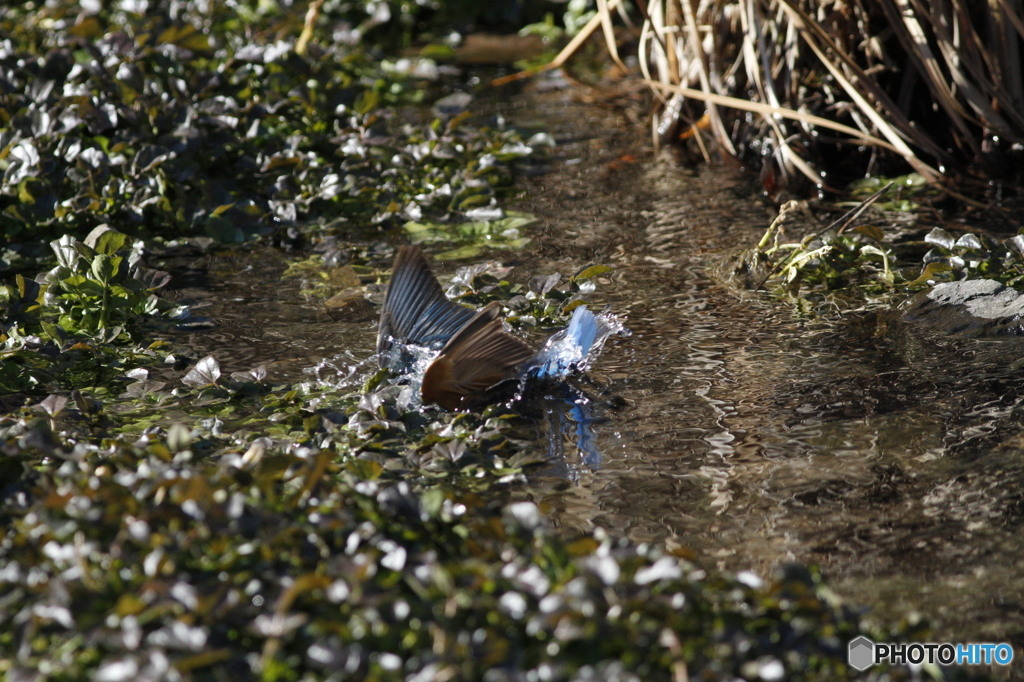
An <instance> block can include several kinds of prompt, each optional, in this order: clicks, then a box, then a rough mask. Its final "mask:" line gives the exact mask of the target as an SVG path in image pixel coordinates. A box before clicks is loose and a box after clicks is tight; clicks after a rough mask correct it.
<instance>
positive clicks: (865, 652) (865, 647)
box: [846, 636, 875, 670]
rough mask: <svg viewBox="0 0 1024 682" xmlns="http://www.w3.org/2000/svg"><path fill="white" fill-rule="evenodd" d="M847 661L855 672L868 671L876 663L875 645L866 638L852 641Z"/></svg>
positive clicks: (861, 637) (862, 637)
mask: <svg viewBox="0 0 1024 682" xmlns="http://www.w3.org/2000/svg"><path fill="white" fill-rule="evenodd" d="M846 660H847V661H848V662H849V664H850V667H851V668H854V669H855V670H867V669H868V668H870V667H871V665H872V664H873V663H874V662H875V643H874V642H872V641H871V640H870V639H868V638H867V637H864V636H860V637H858V638H857V639H855V640H853V641H851V642H850V648H849V649H848V650H847V653H846Z"/></svg>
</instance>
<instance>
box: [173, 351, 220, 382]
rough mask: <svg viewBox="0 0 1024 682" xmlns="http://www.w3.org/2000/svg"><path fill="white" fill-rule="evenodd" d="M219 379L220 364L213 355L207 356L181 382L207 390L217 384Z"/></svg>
mask: <svg viewBox="0 0 1024 682" xmlns="http://www.w3.org/2000/svg"><path fill="white" fill-rule="evenodd" d="M219 378H220V363H218V362H217V359H216V358H215V357H213V356H212V355H207V356H206V357H205V358H203V359H202V360H200V361H199V362H197V363H196V365H195V367H193V368H192V369H190V370H189V371H188V373H186V374H185V376H184V377H182V379H181V382H182V383H184V384H188V385H189V386H194V387H196V388H205V387H207V386H210V385H212V384H216V383H217V379H219Z"/></svg>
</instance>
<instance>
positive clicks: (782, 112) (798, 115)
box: [644, 80, 942, 182]
mask: <svg viewBox="0 0 1024 682" xmlns="http://www.w3.org/2000/svg"><path fill="white" fill-rule="evenodd" d="M644 82H645V83H647V84H648V85H649V86H651V87H652V88H658V89H659V90H663V91H668V92H676V93H679V94H681V95H684V96H685V97H692V98H694V99H697V100H701V101H704V102H710V103H712V104H720V105H722V106H727V107H732V108H733V109H740V110H742V111H752V112H754V113H757V114H760V115H762V116H764V117H765V118H768V117H770V116H781V117H782V118H788V119H791V120H794V121H802V122H804V123H807V124H809V125H814V126H820V127H822V128H828V129H829V130H834V131H836V132H839V133H844V134H846V135H849V136H850V137H852V138H853V139H854V140H856V141H858V142H860V143H862V144H866V145H871V146H874V147H880V148H882V149H887V150H888V151H891V152H895V153H896V154H900V155H901V156H902V155H903V153H902V152H901V151H900V150H899V149H898V148H897V147H896V146H894V145H892V144H890V143H889V142H887V141H885V140H883V139H881V138H878V137H875V136H874V135H870V134H868V133H865V132H863V131H861V130H857V129H856V128H851V127H850V126H847V125H843V124H842V123H836V122H835V121H831V120H829V119H827V118H822V117H821V116H815V115H814V114H808V113H805V112H802V111H796V110H795V109H787V108H786V107H774V106H771V105H770V104H762V103H760V102H751V101H749V100H745V99H739V98H736V97H729V96H727V95H716V94H714V93H711V92H704V91H702V90H694V89H693V88H684V87H682V86H680V85H666V84H665V83H659V82H657V81H651V80H647V81H644ZM910 154H911V156H912V158H913V161H911V159H907V161H908V162H910V163H913V164H916V165H915V166H914V167H915V168H916V169H918V172H919V173H921V175H923V176H924V177H925V178H926V179H927V180H929V181H930V182H935V181H937V180H938V179H939V178H941V177H942V174H941V173H939V171H937V170H935V169H934V168H932V167H931V166H929V165H928V164H926V163H924V162H923V161H921V160H920V159H918V158H917V157H915V156H913V152H910ZM918 166H920V168H918Z"/></svg>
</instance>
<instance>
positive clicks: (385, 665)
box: [0, 0, 927, 682]
mask: <svg viewBox="0 0 1024 682" xmlns="http://www.w3.org/2000/svg"><path fill="white" fill-rule="evenodd" d="M414 4H415V3H411V4H410V3H405V2H371V3H364V4H360V5H359V6H358V7H357V6H354V5H351V6H350V4H349V3H334V2H323V3H321V2H315V3H311V4H306V3H299V4H298V5H294V6H293V5H287V6H285V5H278V4H277V3H275V2H260V3H255V4H254V3H244V2H243V3H222V2H170V1H169V0H168V1H165V0H153V1H151V2H149V3H142V4H140V3H117V4H115V5H113V6H110V7H108V6H107V5H105V4H104V3H94V2H82V3H79V2H62V1H61V0H55V1H54V2H46V3H25V4H23V5H22V6H19V7H13V6H12V7H8V8H5V11H4V13H3V15H2V16H0V35H3V38H2V40H0V171H2V172H3V182H2V185H0V239H2V242H0V247H2V249H3V250H2V253H0V268H3V269H5V270H6V271H7V275H6V277H7V279H6V280H5V282H4V284H3V285H2V286H0V313H2V315H3V318H2V329H0V342H2V344H3V345H2V348H0V525H2V527H3V529H4V530H3V533H2V535H0V676H3V677H4V678H5V679H11V680H19V679H43V678H47V679H69V680H70V679H100V680H106V681H107V682H118V681H121V680H124V681H126V682H127V681H134V680H158V679H168V680H224V679H229V678H237V679H261V680H266V681H268V682H269V681H274V680H282V681H284V680H312V679H358V680H364V679H372V680H391V679H395V680H404V679H420V680H427V679H484V678H487V679H491V678H493V679H504V678H509V679H518V678H530V679H534V678H536V679H552V680H569V679H604V678H612V677H615V678H621V679H644V680H648V679H650V680H679V679H686V678H688V677H689V678H692V679H697V678H725V677H730V678H733V677H741V676H742V677H745V678H761V679H794V680H799V679H822V680H824V679H835V678H836V677H838V676H841V675H844V674H846V673H847V667H846V655H845V645H846V642H848V641H849V640H850V639H852V638H853V637H855V636H856V635H858V634H861V633H863V634H867V635H868V636H871V637H873V638H875V639H877V640H879V641H881V640H893V639H896V638H900V639H906V638H908V637H919V638H924V637H927V633H926V632H925V631H923V629H921V628H920V627H918V626H916V625H914V624H901V625H897V626H896V627H893V628H886V629H885V630H884V631H882V630H874V629H872V627H871V626H869V625H867V624H866V623H865V622H863V621H862V620H861V619H860V617H859V615H858V614H857V613H856V612H854V611H853V610H851V609H850V608H847V607H846V606H844V605H843V604H842V603H841V602H840V600H839V599H838V598H837V597H836V596H835V595H834V594H833V593H832V592H831V590H830V589H829V588H828V587H827V585H826V584H825V583H824V581H823V579H822V578H821V576H820V575H819V574H818V573H817V572H816V571H815V570H813V569H804V568H799V567H790V568H787V569H785V570H784V571H782V572H781V573H780V574H779V575H778V576H776V577H774V578H773V579H772V580H770V581H762V580H761V579H759V578H757V577H755V576H753V575H751V574H740V575H739V576H724V575H720V574H717V573H708V572H706V571H705V570H703V569H701V568H700V567H699V566H698V565H697V562H696V557H693V556H692V555H691V554H690V553H689V552H687V551H686V550H677V551H669V550H666V549H665V548H662V547H658V546H652V545H646V544H642V545H636V544H633V543H630V542H628V541H625V540H622V539H619V538H616V537H612V536H611V534H610V533H608V532H606V531H603V530H595V531H593V532H591V533H585V534H571V533H560V532H558V531H556V530H555V529H553V528H551V527H549V525H548V524H547V522H546V521H545V519H544V516H543V513H544V511H545V510H543V509H540V508H538V507H537V506H536V505H535V504H533V503H532V502H529V501H526V500H525V499H524V497H526V496H528V495H529V494H531V493H530V492H529V491H528V490H527V489H526V488H525V486H524V484H525V483H526V481H527V474H528V473H529V472H530V471H531V470H532V469H533V468H534V467H537V466H540V465H544V464H547V463H548V461H547V458H546V456H545V453H543V452H538V451H537V449H536V448H535V447H533V446H531V445H530V442H531V441H530V440H529V435H524V431H525V432H529V430H530V428H531V427H532V426H533V425H532V424H531V420H530V419H528V418H527V417H524V416H523V415H522V414H521V412H523V410H521V409H518V408H519V407H520V406H519V405H512V406H510V405H509V404H504V403H499V404H495V405H491V406H488V407H486V408H484V409H482V410H481V411H478V412H463V413H444V412H438V411H432V410H425V409H418V408H417V407H416V406H415V405H414V404H413V401H411V400H410V390H409V387H408V386H403V385H401V384H391V383H389V382H388V381H386V380H385V376H384V373H383V372H381V371H377V370H376V368H373V369H371V368H369V367H368V366H367V362H366V360H367V358H366V357H361V356H359V355H358V354H355V353H353V352H352V350H351V349H350V350H348V351H347V352H345V353H341V354H340V355H338V356H336V357H334V358H331V359H328V360H323V361H322V362H320V363H319V364H317V365H316V366H315V367H313V368H311V369H310V371H309V373H308V374H309V376H308V380H305V381H301V382H296V383H282V382H280V381H277V380H275V379H274V375H273V373H272V371H270V370H268V367H267V366H265V365H261V364H257V363H253V364H255V365H256V366H254V367H251V368H249V369H248V370H247V371H240V372H230V371H228V370H226V369H224V368H222V365H221V361H220V360H218V353H213V354H207V353H206V352H201V353H200V352H196V351H194V350H193V349H192V348H193V347H194V346H190V345H189V344H181V343H176V342H175V341H174V340H173V339H175V338H179V337H175V336H173V335H170V334H166V333H165V332H167V330H168V327H169V326H171V325H178V324H179V323H181V322H183V321H187V320H186V319H185V318H186V315H187V314H188V311H187V307H186V306H184V305H181V304H178V303H174V302H171V300H170V299H171V298H172V296H171V295H167V296H166V297H162V296H161V292H162V291H165V290H166V289H167V288H168V287H167V286H166V285H167V284H168V277H169V275H168V273H166V272H163V271H161V270H155V269H148V268H146V266H145V264H144V262H143V260H144V259H145V258H150V257H151V256H162V255H164V254H166V253H168V252H169V251H170V250H171V249H172V248H177V247H173V246H172V245H174V244H179V245H180V244H182V243H183V242H184V241H185V239H186V238H187V239H189V240H190V241H191V242H192V243H193V244H200V243H202V244H204V245H206V246H207V247H209V248H210V249H213V250H215V254H216V256H217V257H226V258H230V257H232V255H237V254H239V253H242V252H243V251H244V250H245V249H247V248H249V246H247V245H245V243H246V242H251V241H252V240H253V239H254V238H258V237H265V236H267V235H271V234H273V235H274V237H275V239H276V240H278V241H276V242H271V243H281V244H283V245H284V246H286V247H288V248H292V249H295V248H297V245H298V246H299V247H302V246H306V245H310V246H313V247H314V248H315V249H316V250H317V252H316V253H315V254H314V255H310V254H308V253H302V254H299V255H296V256H295V258H294V259H293V260H292V261H291V263H290V266H289V268H288V275H289V276H294V277H297V278H301V280H302V287H301V288H302V292H303V293H304V294H306V295H308V296H309V297H311V298H317V297H318V298H320V299H322V300H324V301H325V305H326V307H327V308H328V309H331V310H333V311H337V310H340V309H343V308H344V309H348V308H351V311H350V312H352V314H353V315H364V314H365V313H366V312H367V310H370V311H372V309H373V304H372V301H373V299H374V298H375V296H378V295H379V293H380V281H382V279H383V276H384V273H383V272H382V271H381V269H380V268H381V264H382V263H383V262H384V260H385V258H386V256H387V255H388V253H389V249H390V247H389V246H388V245H387V243H386V242H385V241H384V240H383V239H382V236H383V232H385V231H387V230H392V231H394V232H395V233H400V232H401V231H402V228H403V226H405V225H406V224H407V223H410V222H413V223H418V224H422V225H430V230H431V231H433V236H432V237H431V238H434V237H437V238H440V239H442V240H443V241H444V242H451V247H452V248H454V249H459V248H477V247H479V246H481V245H482V244H485V243H488V241H487V240H482V239H481V237H482V236H490V237H491V238H492V240H491V241H493V240H494V239H495V238H500V239H507V240H508V245H511V246H512V247H513V248H522V246H523V245H524V244H525V242H521V243H519V244H516V240H524V239H527V238H528V235H526V234H525V233H519V234H518V235H513V234H512V232H511V230H522V229H524V228H525V227H526V224H525V223H523V222H521V221H522V220H525V219H526V217H525V216H515V215H513V214H506V215H505V217H499V214H498V212H499V211H501V210H503V209H502V208H501V206H500V200H501V199H502V197H503V195H504V194H505V192H506V190H507V188H508V187H509V186H510V182H511V180H512V175H513V172H514V170H515V166H516V164H517V163H519V162H521V161H522V160H523V159H525V158H527V157H529V156H530V155H532V154H533V153H534V149H533V147H534V146H536V145H534V144H533V143H532V142H527V143H524V142H523V141H522V140H521V139H520V138H519V136H518V135H517V134H516V133H514V132H510V131H499V130H492V129H488V128H486V127H478V126H475V125H473V123H472V120H471V119H470V118H469V117H467V116H466V115H464V114H462V113H455V114H452V113H450V112H438V113H437V116H438V118H436V119H433V120H425V119H423V117H422V114H423V112H422V111H419V112H417V114H414V115H409V116H406V115H404V114H403V115H396V114H395V111H394V108H393V107H395V106H396V105H399V104H414V103H417V102H419V101H420V100H421V99H424V98H425V96H426V94H428V93H430V92H432V89H431V87H430V84H431V83H432V82H435V80H437V79H439V78H440V76H439V73H438V69H437V68H436V64H433V63H432V62H431V61H430V60H428V59H420V60H416V61H415V63H413V61H412V60H408V61H407V62H406V63H404V64H402V63H401V61H400V60H396V61H394V62H392V63H391V64H388V65H382V64H378V63H375V62H374V61H373V60H372V59H371V58H370V57H369V56H368V53H367V52H366V50H365V49H364V46H363V45H364V42H365V41H363V39H364V38H365V37H366V36H369V35H374V34H377V33H380V34H387V37H386V38H382V40H383V41H384V42H387V43H391V44H393V43H394V42H405V41H407V39H408V36H409V35H411V34H412V33H413V32H415V31H416V30H419V28H421V27H422V26H423V22H425V21H426V20H427V19H426V18H425V17H426V13H427V10H426V9H422V8H420V7H419V6H416V8H415V11H413V9H414V8H413V5H414ZM452 7H455V8H456V9H457V6H454V5H453V6H452ZM452 7H448V6H444V7H440V8H439V10H438V13H437V14H438V15H439V16H440V15H445V14H446V13H447V12H449V11H450V10H452ZM140 8H144V9H146V10H147V11H145V12H135V11H133V10H134V9H140ZM302 10H308V12H305V13H304V12H303V11H302ZM405 10H410V11H405ZM474 11H477V10H474ZM304 17H309V20H308V23H306V22H304ZM318 22H319V23H318ZM328 24H330V25H332V26H333V27H334V32H333V33H332V34H331V39H330V40H329V41H328V40H318V36H320V37H322V34H321V33H318V32H319V31H321V30H322V29H323V28H324V27H325V26H326V25H328ZM389 26H390V28H389ZM304 29H308V30H304ZM396 36H398V37H397V38H396ZM325 44H326V45H327V46H325ZM431 67H435V68H433V69H432V68H431ZM539 142H540V140H538V143H539ZM488 212H490V213H488ZM502 220H511V222H509V223H502V222H501V221H502ZM517 220H518V221H520V222H518V223H517V222H516V221H517ZM484 223H485V224H486V227H484V226H483V224H484ZM466 226H472V227H466ZM114 227H116V228H117V229H112V228H114ZM460 230H461V231H462V233H460ZM467 230H468V231H469V232H471V233H472V234H468V233H467ZM485 233H487V234H486V235H485ZM368 234H369V235H371V236H369V237H368V236H367V235H368ZM87 235H88V236H87ZM267 241H271V240H269V239H268V240H267ZM275 253H276V252H275ZM190 254H191V252H190ZM191 257H192V255H190V256H189V258H191ZM282 258H283V257H282ZM39 271H42V272H39ZM35 272H39V274H38V275H37V276H36V277H35V278H34V279H30V278H29V273H35ZM607 272H608V268H606V267H604V266H602V265H592V266H588V267H585V268H582V269H580V270H579V271H578V272H576V273H575V274H573V275H571V276H568V277H566V276H564V275H562V274H559V273H550V274H545V275H543V276H539V277H536V278H534V279H532V280H530V281H527V282H520V281H516V280H515V278H514V277H512V276H511V274H510V272H509V271H508V269H507V268H504V267H503V266H501V265H498V264H493V263H491V264H484V265H479V266H470V267H468V268H466V269H463V270H460V271H459V272H458V273H457V274H456V276H455V277H454V278H452V279H451V281H450V283H449V290H448V295H449V296H450V297H452V298H455V299H456V300H459V301H464V302H466V303H467V304H471V305H473V306H475V307H479V306H482V305H486V304H487V303H488V302H491V301H500V302H501V303H502V305H503V306H504V308H505V309H506V310H508V311H509V312H510V315H509V316H508V320H509V323H510V325H512V326H513V327H515V328H516V329H518V330H520V331H522V332H524V333H527V334H529V333H532V330H533V328H538V329H554V328H560V327H564V326H565V325H566V323H567V321H568V320H569V319H570V316H572V315H573V314H574V310H575V309H576V308H578V307H579V306H580V305H583V304H584V302H585V300H586V297H587V296H588V295H589V294H590V293H592V292H593V291H594V289H595V287H596V286H597V285H598V284H600V283H601V280H602V275H604V274H606V273H607ZM171 277H173V275H171ZM174 284H175V283H171V286H174ZM186 286H187V285H186ZM331 301H334V302H335V303H336V304H337V306H336V307H332V304H331V303H330V302H331ZM599 317H600V316H599ZM604 319H606V320H610V319H611V318H610V317H608V318H604ZM207 322H208V323H209V324H213V322H212V321H207ZM325 324H326V323H325ZM192 333H197V334H201V333H202V327H199V326H194V327H192ZM168 338H170V339H172V340H167V339H168ZM556 341H557V339H556ZM366 352H367V353H369V352H370V349H369V348H367V349H366ZM223 359H224V357H223V356H221V360H223ZM588 389H589V390H591V392H593V393H596V394H598V395H597V396H596V398H595V399H594V400H593V401H592V404H591V405H589V406H588V407H589V409H590V411H588V412H587V414H585V415H583V418H580V417H575V416H574V417H573V419H574V420H575V422H574V423H575V426H577V427H578V426H581V425H585V426H587V427H588V428H589V426H590V425H591V424H598V423H599V422H600V418H601V410H604V409H611V403H612V401H611V400H610V399H608V400H605V398H606V396H604V395H601V394H600V390H601V388H600V385H599V384H598V383H597V382H595V383H594V384H592V385H591V386H588ZM588 398H589V396H588ZM584 418H585V419H586V420H587V421H586V424H583V421H582V419H584ZM576 433H577V434H579V435H578V436H577V437H578V438H579V439H580V440H582V439H583V433H584V431H582V430H577V431H576ZM588 433H589V432H588ZM591 445H592V444H590V445H587V446H585V445H584V444H583V443H582V442H580V444H579V447H580V449H581V450H583V449H587V448H590V447H591ZM596 454H597V453H596V450H592V449H587V456H588V457H590V459H587V460H586V461H587V463H588V465H589V464H591V463H592V462H594V461H595V457H596ZM882 676H887V678H897V679H898V678H900V677H904V678H906V677H908V676H909V673H907V672H906V671H904V670H900V669H895V670H891V671H886V670H880V671H879V672H877V674H876V677H882Z"/></svg>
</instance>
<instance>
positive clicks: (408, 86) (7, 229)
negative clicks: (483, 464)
mask: <svg viewBox="0 0 1024 682" xmlns="http://www.w3.org/2000/svg"><path fill="white" fill-rule="evenodd" d="M172 5H174V3H169V2H162V3H157V4H155V5H154V6H153V7H151V8H150V11H149V12H147V13H146V14H145V15H139V14H133V13H131V12H128V11H124V10H117V11H112V12H105V11H99V12H91V11H88V10H85V9H82V8H79V7H78V4H77V3H68V4H67V6H63V5H59V3H58V6H59V7H60V9H49V8H47V9H43V10H41V11H40V12H39V13H38V14H26V13H22V12H18V11H14V10H9V11H8V12H7V13H6V14H5V16H4V18H3V23H2V24H0V27H2V28H3V30H4V32H5V33H6V34H7V35H8V36H10V37H9V38H8V39H6V40H3V41H0V87H2V91H3V93H4V94H3V95H2V102H3V108H2V111H3V116H2V117H0V171H2V172H3V183H2V186H0V246H2V247H3V249H4V250H3V252H2V253H0V268H4V267H7V268H14V267H19V268H23V267H31V266H32V265H33V264H34V262H30V263H29V264H28V265H26V266H19V265H18V261H19V259H24V258H30V259H36V260H38V259H45V258H46V257H47V253H46V247H45V244H46V241H47V240H52V239H56V238H58V237H60V236H61V235H63V234H72V235H76V236H79V237H84V236H85V234H86V233H88V232H89V231H90V230H92V229H93V228H95V227H97V226H99V225H102V224H109V225H116V226H118V228H119V229H121V230H122V231H125V232H128V233H130V234H137V235H140V236H149V237H152V236H157V237H159V238H161V239H170V238H173V237H176V236H179V235H206V236H209V237H213V238H214V239H216V240H218V241H220V242H228V243H231V242H242V241H245V240H248V239H252V238H253V237H255V236H258V235H261V234H266V233H268V232H271V231H273V230H274V229H276V228H279V227H288V226H293V225H295V224H297V223H298V222H303V223H304V222H307V221H310V220H315V219H321V220H330V221H333V222H335V223H337V222H339V221H340V222H342V223H346V224H348V225H350V226H353V227H361V226H363V225H367V224H370V225H374V224H382V225H384V226H391V225H392V224H394V225H398V224H401V223H404V222H406V221H408V220H421V219H426V218H430V219H442V218H445V217H446V216H449V215H451V214H453V213H455V214H459V213H460V212H464V211H467V210H469V209H472V208H476V207H486V206H490V205H492V204H493V202H494V201H495V198H496V197H497V196H498V195H499V194H500V193H501V191H502V188H504V187H506V186H507V185H508V184H509V183H510V181H511V164H513V163H514V162H515V161H516V160H517V159H520V158H522V157H525V156H528V155H529V154H531V153H532V148H531V147H530V146H527V145H525V144H523V143H522V141H521V140H520V139H519V137H518V135H517V134H516V133H514V132H511V131H504V132H502V131H495V130H490V129H488V128H481V127H473V126H470V125H468V124H466V122H465V118H466V116H465V115H462V116H456V117H446V118H445V119H444V120H441V119H437V120H434V121H433V122H432V123H430V122H428V123H425V124H414V123H407V124H404V125H399V124H397V123H393V122H392V121H390V115H389V111H390V110H389V109H387V107H388V106H390V105H394V104H397V103H412V102H416V101H419V100H420V99H422V98H423V95H424V94H425V92H426V91H427V88H428V87H429V83H430V81H431V79H433V80H437V78H438V74H437V72H436V69H435V70H434V72H431V73H420V74H411V75H403V74H401V73H398V72H393V71H389V72H387V73H385V72H384V71H383V70H381V68H380V67H379V66H377V65H376V64H375V63H374V62H372V61H371V60H370V59H369V58H368V57H367V56H366V54H365V52H364V50H363V49H362V48H361V47H359V45H358V44H351V45H349V44H345V43H337V44H335V45H333V46H332V47H331V48H330V49H327V50H325V49H323V48H317V49H316V53H315V55H312V54H311V55H309V56H307V57H300V56H299V55H297V54H296V53H295V52H294V50H293V45H292V43H290V42H287V41H277V42H275V41H272V40H268V41H247V40H244V39H243V38H242V34H241V33H239V31H240V29H241V28H242V27H241V25H240V23H239V22H240V16H239V14H238V13H236V12H235V11H233V10H228V9H227V8H226V7H222V6H221V5H219V4H216V3H214V4H211V6H210V11H211V15H210V16H207V14H205V13H204V12H203V11H202V10H201V9H199V8H198V7H192V6H191V5H190V6H189V8H188V9H186V10H184V11H179V10H180V9H181V8H178V9H174V11H172ZM379 5H380V6H381V7H387V5H386V4H384V3H379ZM174 7H177V5H174ZM172 16H173V17H174V18H173V19H172V18H171V17H172ZM243 16H246V15H245V14H244V13H243ZM245 21H246V22H250V21H254V22H258V21H270V20H269V19H266V18H262V19H261V18H260V17H259V16H249V17H248V18H247V19H245ZM44 26H45V28H44ZM198 26H204V27H206V28H205V29H203V30H202V31H200V30H198V29H197V28H196V27H198ZM264 28H265V29H269V28H270V27H269V26H266V27H264ZM252 30H256V28H255V27H252Z"/></svg>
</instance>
